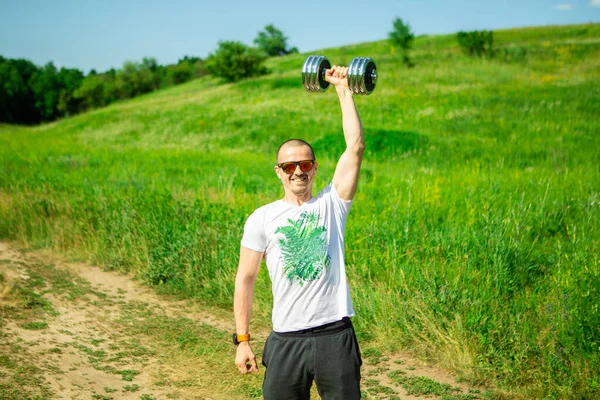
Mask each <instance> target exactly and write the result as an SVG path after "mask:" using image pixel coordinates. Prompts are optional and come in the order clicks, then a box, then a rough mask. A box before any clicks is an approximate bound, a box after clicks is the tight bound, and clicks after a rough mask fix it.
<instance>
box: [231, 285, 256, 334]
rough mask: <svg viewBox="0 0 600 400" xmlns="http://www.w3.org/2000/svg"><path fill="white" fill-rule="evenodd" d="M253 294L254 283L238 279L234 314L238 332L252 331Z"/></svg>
mask: <svg viewBox="0 0 600 400" xmlns="http://www.w3.org/2000/svg"><path fill="white" fill-rule="evenodd" d="M253 294H254V283H250V282H247V281H245V279H239V278H238V279H236V282H235V294H234V300H233V314H234V316H235V328H236V332H237V333H238V334H243V333H250V332H249V330H250V313H251V310H252V298H253Z"/></svg>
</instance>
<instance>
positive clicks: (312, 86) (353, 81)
mask: <svg viewBox="0 0 600 400" xmlns="http://www.w3.org/2000/svg"><path fill="white" fill-rule="evenodd" d="M330 68H331V63H330V62H329V60H328V59H327V57H324V56H309V57H308V58H307V59H306V61H304V65H303V66H302V83H303V84H304V88H305V89H306V90H307V91H309V92H324V91H326V90H327V89H328V88H329V82H327V81H326V80H325V71H326V70H327V69H330ZM376 84H377V67H376V66H375V61H374V60H373V59H372V58H369V57H356V58H353V59H352V61H351V62H350V65H348V87H349V88H350V91H351V92H352V93H354V94H362V95H368V94H371V93H373V90H375V85H376Z"/></svg>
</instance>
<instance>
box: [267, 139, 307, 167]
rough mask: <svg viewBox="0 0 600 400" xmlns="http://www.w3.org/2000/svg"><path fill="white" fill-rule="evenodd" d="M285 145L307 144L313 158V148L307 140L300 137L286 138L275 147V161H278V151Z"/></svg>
mask: <svg viewBox="0 0 600 400" xmlns="http://www.w3.org/2000/svg"><path fill="white" fill-rule="evenodd" d="M285 145H289V146H291V147H301V146H308V148H309V149H310V152H311V154H312V159H313V160H314V159H315V151H314V150H313V148H312V146H311V145H310V144H308V142H306V141H304V140H302V139H288V140H286V141H285V142H283V143H281V146H279V148H278V149H277V154H276V155H275V161H276V162H279V152H280V151H281V149H282V148H283V146H285Z"/></svg>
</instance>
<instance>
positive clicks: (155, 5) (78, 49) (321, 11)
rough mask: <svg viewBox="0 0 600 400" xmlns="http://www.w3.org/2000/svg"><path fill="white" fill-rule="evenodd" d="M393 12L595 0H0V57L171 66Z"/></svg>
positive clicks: (458, 20)
mask: <svg viewBox="0 0 600 400" xmlns="http://www.w3.org/2000/svg"><path fill="white" fill-rule="evenodd" d="M395 17H400V18H402V19H403V20H404V21H407V22H408V23H409V24H410V26H411V27H412V29H413V32H414V33H415V34H417V35H420V34H441V33H454V32H457V31H459V30H475V29H501V28H511V27H522V26H535V25H563V24H575V23H587V22H600V0H464V1H459V0H456V1H443V0H396V1H393V0H370V1H369V0H363V1H355V0H346V1H343V2H341V1H340V2H328V1H323V0H321V1H316V0H300V1H295V2H283V1H273V0H257V1H239V0H229V1H218V0H213V1H210V2H205V1H200V0H195V1H194V0H171V1H168V0H161V1H155V0H120V1H117V0H96V1H92V0H54V1H53V0H0V55H2V56H4V57H7V58H26V59H28V60H30V61H32V62H34V63H35V64H37V65H43V64H46V63H47V62H49V61H52V62H54V64H55V65H56V66H59V67H61V66H64V67H69V68H79V69H81V70H83V71H84V72H85V73H87V72H89V70H90V69H92V68H94V69H96V70H97V71H105V70H107V69H109V68H120V67H121V66H122V65H123V62H124V61H127V60H132V61H141V59H142V58H143V57H154V58H156V59H157V61H158V62H159V63H160V64H171V63H175V62H177V60H178V59H179V58H182V57H183V56H185V55H190V56H198V57H202V58H204V57H206V56H208V54H210V53H211V52H213V51H214V50H215V49H216V48H217V43H218V41H219V40H239V41H241V42H244V43H246V44H249V45H251V44H252V42H253V40H254V38H255V37H256V35H257V33H258V32H259V31H260V30H262V29H263V28H264V27H265V25H267V24H269V23H272V24H274V25H275V26H276V27H277V28H279V29H281V30H282V31H283V32H284V33H285V34H286V36H287V37H288V39H289V40H288V44H289V45H291V46H296V47H298V49H299V50H300V51H301V52H307V51H312V50H317V49H322V48H326V47H334V46H341V45H345V44H353V43H360V42H367V41H375V40H381V39H385V38H386V37H387V34H388V32H389V31H390V30H391V27H392V20H393V19H394V18H395Z"/></svg>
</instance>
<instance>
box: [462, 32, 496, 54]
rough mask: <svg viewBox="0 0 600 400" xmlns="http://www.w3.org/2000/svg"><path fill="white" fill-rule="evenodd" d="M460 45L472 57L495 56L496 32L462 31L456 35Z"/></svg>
mask: <svg viewBox="0 0 600 400" xmlns="http://www.w3.org/2000/svg"><path fill="white" fill-rule="evenodd" d="M456 39H458V44H459V45H460V47H461V48H462V49H463V51H464V52H465V53H466V54H468V55H469V56H471V57H475V56H477V57H483V56H487V57H490V58H491V57H493V56H494V31H471V32H463V31H460V32H458V33H457V34H456Z"/></svg>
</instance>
